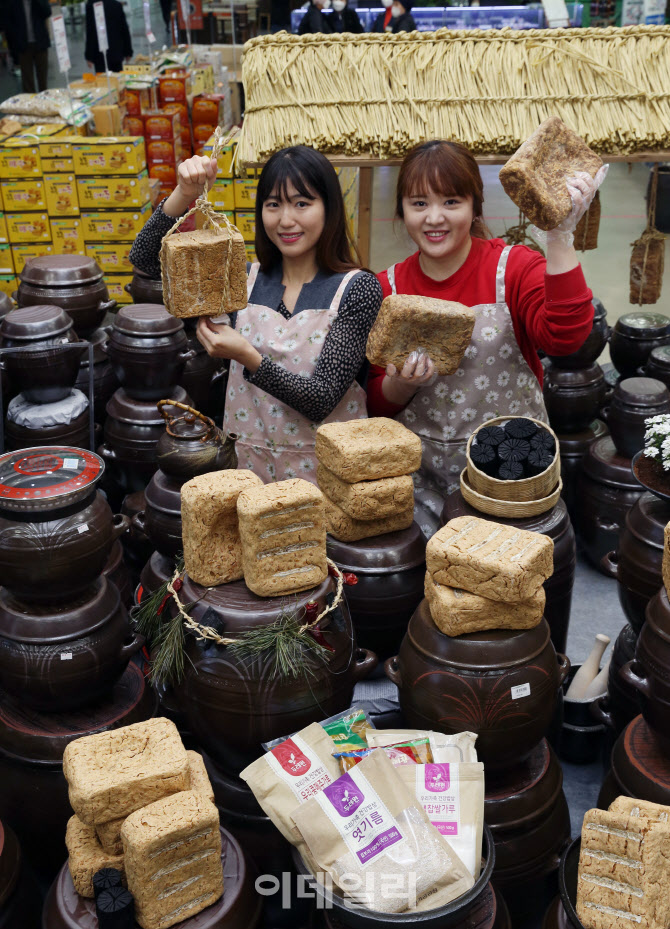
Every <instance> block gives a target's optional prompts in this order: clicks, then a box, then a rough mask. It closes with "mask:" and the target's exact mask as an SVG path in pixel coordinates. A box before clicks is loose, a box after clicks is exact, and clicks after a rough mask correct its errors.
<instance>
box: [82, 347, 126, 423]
mask: <svg viewBox="0 0 670 929" xmlns="http://www.w3.org/2000/svg"><path fill="white" fill-rule="evenodd" d="M88 338H89V341H91V342H92V343H93V413H94V418H95V421H96V423H99V424H100V425H101V426H102V425H104V422H105V417H106V415H107V411H106V408H107V404H108V403H109V401H110V400H111V398H112V395H113V394H114V391H115V390H117V388H118V387H119V386H120V385H119V379H118V378H117V376H116V374H114V369H113V368H112V366H111V364H110V362H109V359H108V358H107V355H105V353H104V352H103V350H102V345H103V343H104V342H106V341H107V338H108V333H107V330H106V329H96V330H95V332H92V333H91V335H90V336H89V337H88ZM74 386H75V387H76V388H78V389H79V390H81V391H82V392H83V393H84V394H86V396H87V397H88V395H89V353H88V348H87V350H86V351H85V352H84V354H83V355H82V358H81V366H80V368H79V374H78V375H77V380H76V381H75V383H74Z"/></svg>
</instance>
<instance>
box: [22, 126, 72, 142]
mask: <svg viewBox="0 0 670 929" xmlns="http://www.w3.org/2000/svg"><path fill="white" fill-rule="evenodd" d="M69 131H70V127H69V126H68V124H67V123H34V124H33V125H32V126H26V128H25V129H24V130H23V134H24V135H36V136H38V137H39V138H40V139H48V138H50V137H51V136H53V135H62V134H63V133H64V132H69Z"/></svg>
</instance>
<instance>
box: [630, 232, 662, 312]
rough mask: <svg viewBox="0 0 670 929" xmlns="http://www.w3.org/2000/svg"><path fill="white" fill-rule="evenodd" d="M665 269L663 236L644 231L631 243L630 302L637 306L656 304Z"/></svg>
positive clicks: (659, 233) (658, 233) (660, 233)
mask: <svg viewBox="0 0 670 929" xmlns="http://www.w3.org/2000/svg"><path fill="white" fill-rule="evenodd" d="M664 267H665V236H664V235H663V233H662V232H658V231H657V230H656V229H646V230H645V231H644V232H643V233H642V235H641V236H640V238H639V239H636V241H635V242H633V254H632V255H631V256H630V302H631V303H634V304H636V305H637V306H642V304H649V303H656V302H657V301H658V300H659V298H660V296H661V285H662V284H663V269H664Z"/></svg>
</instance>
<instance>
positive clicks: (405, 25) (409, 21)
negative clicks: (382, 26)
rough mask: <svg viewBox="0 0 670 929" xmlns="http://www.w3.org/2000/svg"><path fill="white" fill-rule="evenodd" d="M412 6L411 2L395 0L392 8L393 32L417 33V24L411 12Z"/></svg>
mask: <svg viewBox="0 0 670 929" xmlns="http://www.w3.org/2000/svg"><path fill="white" fill-rule="evenodd" d="M411 9H412V4H411V3H410V2H409V0H403V2H402V3H400V0H393V5H392V7H391V16H392V19H391V32H415V31H416V23H415V21H414V17H413V16H412V14H411V12H410V10H411Z"/></svg>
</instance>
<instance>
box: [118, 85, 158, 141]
mask: <svg viewBox="0 0 670 929" xmlns="http://www.w3.org/2000/svg"><path fill="white" fill-rule="evenodd" d="M121 103H123V104H124V106H125V108H126V112H127V114H128V116H141V115H142V110H148V109H149V108H150V107H151V90H150V88H148V87H124V89H123V92H122V94H121ZM140 135H141V133H140Z"/></svg>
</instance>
